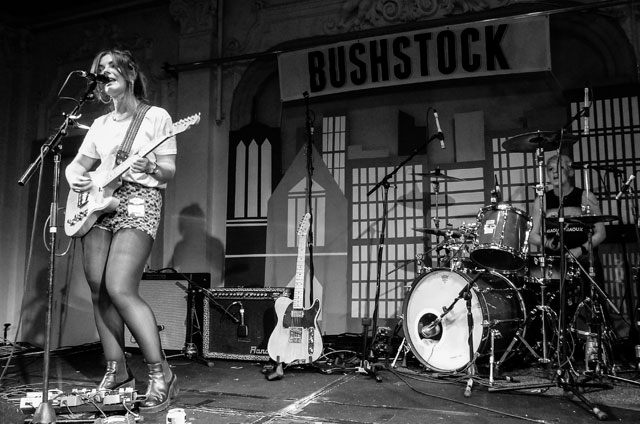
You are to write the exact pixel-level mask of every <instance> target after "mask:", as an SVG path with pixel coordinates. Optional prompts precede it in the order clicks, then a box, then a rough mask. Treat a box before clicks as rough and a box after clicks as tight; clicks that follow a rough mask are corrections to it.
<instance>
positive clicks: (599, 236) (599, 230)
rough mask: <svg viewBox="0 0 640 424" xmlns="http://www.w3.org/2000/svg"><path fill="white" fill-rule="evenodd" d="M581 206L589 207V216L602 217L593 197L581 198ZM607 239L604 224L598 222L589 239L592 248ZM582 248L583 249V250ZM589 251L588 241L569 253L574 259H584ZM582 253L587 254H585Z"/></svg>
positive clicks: (584, 196)
mask: <svg viewBox="0 0 640 424" xmlns="http://www.w3.org/2000/svg"><path fill="white" fill-rule="evenodd" d="M582 204H583V205H589V210H590V215H596V216H597V215H602V211H601V210H600V205H598V203H597V202H596V201H595V200H594V199H593V197H589V198H587V196H586V195H583V197H582ZM606 237H607V231H606V229H605V228H604V223H602V222H598V223H596V224H595V225H594V227H593V235H592V237H591V244H592V247H593V248H594V249H595V248H596V247H598V246H599V245H600V244H601V243H602V242H603V241H604V239H605V238H606ZM583 247H584V249H583ZM588 251H589V241H585V242H584V243H583V244H582V246H578V247H574V248H572V249H571V253H572V254H573V255H574V256H575V257H576V258H579V257H581V256H582V257H586V255H588ZM584 252H587V253H586V254H585V253H584Z"/></svg>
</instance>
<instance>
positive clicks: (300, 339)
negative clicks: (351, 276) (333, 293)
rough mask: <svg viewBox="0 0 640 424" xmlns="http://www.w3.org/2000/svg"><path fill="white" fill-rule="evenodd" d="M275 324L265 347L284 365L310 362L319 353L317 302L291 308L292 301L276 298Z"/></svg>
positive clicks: (273, 357) (320, 346) (275, 359)
mask: <svg viewBox="0 0 640 424" xmlns="http://www.w3.org/2000/svg"><path fill="white" fill-rule="evenodd" d="M274 309H275V312H276V316H277V317H278V322H277V323H276V326H275V328H274V329H273V332H272V333H271V336H270V337H269V343H268V345H267V350H268V352H269V357H271V359H273V360H274V361H276V362H284V363H285V364H291V363H299V364H309V363H312V362H314V361H316V360H317V359H318V358H319V357H320V355H321V354H322V349H323V344H322V335H321V334H320V330H319V329H318V314H319V312H320V301H319V300H318V299H316V300H315V301H314V302H313V305H311V307H309V308H308V309H294V305H293V300H291V299H289V298H288V297H284V296H282V297H279V298H278V299H277V300H276V302H275V306H274Z"/></svg>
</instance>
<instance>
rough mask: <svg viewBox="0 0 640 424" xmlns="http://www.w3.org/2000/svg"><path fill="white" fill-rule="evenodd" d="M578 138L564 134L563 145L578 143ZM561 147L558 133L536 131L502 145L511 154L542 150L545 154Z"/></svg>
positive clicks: (517, 136)
mask: <svg viewBox="0 0 640 424" xmlns="http://www.w3.org/2000/svg"><path fill="white" fill-rule="evenodd" d="M578 138H579V137H578V136H576V135H573V134H568V133H565V134H564V138H562V144H564V145H566V144H569V145H571V144H573V143H575V142H576V141H578ZM559 145H560V133H559V132H558V131H535V132H530V133H525V134H520V135H516V136H514V137H511V138H509V139H507V141H505V142H504V143H502V147H503V148H504V149H505V150H508V151H510V152H522V153H531V152H535V151H536V150H537V149H539V148H541V149H542V150H544V151H545V152H548V151H550V150H556V149H557V148H558V146H559Z"/></svg>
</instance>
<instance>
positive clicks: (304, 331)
mask: <svg viewBox="0 0 640 424" xmlns="http://www.w3.org/2000/svg"><path fill="white" fill-rule="evenodd" d="M310 219H311V214H309V213H307V214H305V216H304V217H303V218H302V221H301V223H300V225H299V227H298V231H297V235H298V259H297V262H296V276H295V284H294V289H293V300H291V299H289V298H288V297H285V296H281V297H279V298H278V299H277V300H276V302H275V306H274V308H275V312H276V316H277V317H278V322H277V323H276V326H275V328H274V329H273V332H272V333H271V336H270V337H269V343H268V345H267V351H268V352H269V357H270V358H271V359H273V360H274V361H276V362H277V363H285V364H291V363H297V364H305V363H306V364H309V363H312V362H314V361H316V360H317V359H318V358H319V357H320V355H321V354H322V349H323V346H322V336H321V334H320V330H319V329H318V313H319V311H320V301H319V300H318V299H315V300H314V301H313V305H311V307H309V308H308V309H304V273H305V249H306V244H307V232H308V231H309V225H310V222H309V221H310ZM312 284H313V282H312Z"/></svg>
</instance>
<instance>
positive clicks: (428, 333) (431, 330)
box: [420, 318, 441, 339]
mask: <svg viewBox="0 0 640 424" xmlns="http://www.w3.org/2000/svg"><path fill="white" fill-rule="evenodd" d="M440 321H441V320H440V319H439V318H438V319H436V320H434V321H432V322H430V323H429V324H428V325H425V326H424V327H422V328H421V329H420V335H421V336H422V337H424V338H425V339H430V338H432V337H435V336H437V335H438V334H440V329H441V327H440V325H439V324H440Z"/></svg>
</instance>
